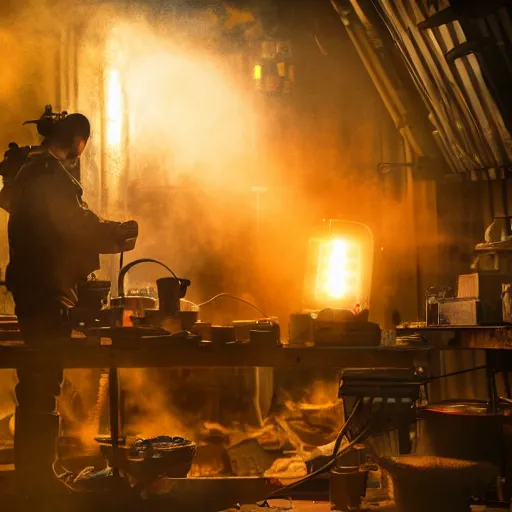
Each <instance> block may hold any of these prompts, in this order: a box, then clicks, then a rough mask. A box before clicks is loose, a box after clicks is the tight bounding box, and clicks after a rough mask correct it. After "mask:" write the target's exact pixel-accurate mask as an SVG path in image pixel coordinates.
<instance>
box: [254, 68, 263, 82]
mask: <svg viewBox="0 0 512 512" xmlns="http://www.w3.org/2000/svg"><path fill="white" fill-rule="evenodd" d="M261 72H262V68H261V66H260V65H259V64H256V66H254V80H261Z"/></svg>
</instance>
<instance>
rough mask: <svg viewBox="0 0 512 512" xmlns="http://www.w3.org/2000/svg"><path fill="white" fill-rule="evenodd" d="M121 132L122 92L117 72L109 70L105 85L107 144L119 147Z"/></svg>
mask: <svg viewBox="0 0 512 512" xmlns="http://www.w3.org/2000/svg"><path fill="white" fill-rule="evenodd" d="M122 132H123V91H122V88H121V76H120V73H119V70H117V69H111V70H110V72H109V74H108V84H107V144H108V145H110V146H119V145H120V144H121V137H122Z"/></svg>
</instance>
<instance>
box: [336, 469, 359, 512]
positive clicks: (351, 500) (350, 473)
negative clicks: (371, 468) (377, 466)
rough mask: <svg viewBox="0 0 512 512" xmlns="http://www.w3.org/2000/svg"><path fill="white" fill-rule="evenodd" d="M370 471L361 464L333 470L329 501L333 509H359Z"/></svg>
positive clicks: (342, 510)
mask: <svg viewBox="0 0 512 512" xmlns="http://www.w3.org/2000/svg"><path fill="white" fill-rule="evenodd" d="M367 480H368V471H366V470H364V469H360V467H359V466H347V467H338V468H335V469H333V470H332V471H331V475H330V479H329V501H330V503H331V510H339V511H341V512H345V511H348V510H359V506H360V504H361V498H363V497H364V495H365V493H366V482H367Z"/></svg>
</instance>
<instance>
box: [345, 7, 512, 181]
mask: <svg viewBox="0 0 512 512" xmlns="http://www.w3.org/2000/svg"><path fill="white" fill-rule="evenodd" d="M343 3H344V4H345V5H346V4H348V2H343ZM349 3H350V7H351V9H353V11H354V12H355V13H357V14H358V16H359V18H360V21H361V22H362V23H363V24H366V25H367V20H366V18H364V19H363V18H362V17H361V16H364V14H363V13H365V12H366V13H368V11H369V9H373V10H374V11H376V12H377V13H378V15H379V16H380V20H381V22H382V23H383V25H384V26H385V27H386V29H387V30H388V31H389V34H390V35H391V36H392V38H393V41H394V42H395V45H396V46H397V48H398V49H399V50H400V54H401V56H402V58H403V62H404V64H405V66H406V67H407V70H408V73H409V74H410V76H411V77H412V79H413V81H414V84H415V86H416V89H417V90H418V91H419V93H420V95H421V97H422V98H423V101H424V103H425V106H426V108H427V111H428V117H429V120H430V122H431V125H432V133H433V136H434V138H435V140H436V142H437V144H438V145H439V148H440V150H441V152H442V153H443V155H444V157H445V159H446V160H447V162H448V164H449V166H450V168H451V170H452V171H454V172H459V173H460V172H471V171H475V170H485V171H488V170H500V169H501V170H503V169H508V170H512V137H511V130H512V94H511V92H512V6H510V2H508V4H509V5H506V2H505V1H504V0H486V1H482V0H458V1H457V0H451V2H450V1H448V0H371V1H370V0H368V1H365V0H361V1H357V0H350V2H349ZM374 14H375V12H374Z"/></svg>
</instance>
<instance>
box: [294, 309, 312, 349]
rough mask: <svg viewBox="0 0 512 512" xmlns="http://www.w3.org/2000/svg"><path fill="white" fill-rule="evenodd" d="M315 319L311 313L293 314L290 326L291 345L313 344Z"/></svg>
mask: <svg viewBox="0 0 512 512" xmlns="http://www.w3.org/2000/svg"><path fill="white" fill-rule="evenodd" d="M313 325H314V323H313V318H312V316H311V315H310V314H309V313H292V314H291V315H290V324H289V342H290V344H291V345H305V344H307V343H312V342H313Z"/></svg>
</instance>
